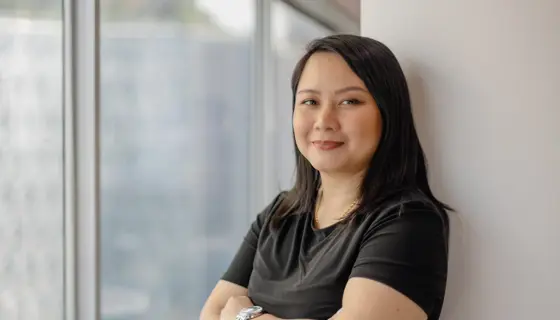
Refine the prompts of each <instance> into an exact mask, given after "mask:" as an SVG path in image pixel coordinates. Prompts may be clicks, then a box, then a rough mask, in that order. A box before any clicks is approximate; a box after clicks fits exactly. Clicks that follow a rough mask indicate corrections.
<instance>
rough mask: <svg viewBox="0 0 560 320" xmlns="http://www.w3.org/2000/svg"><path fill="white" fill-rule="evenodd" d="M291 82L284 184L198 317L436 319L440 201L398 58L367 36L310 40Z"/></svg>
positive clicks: (443, 257)
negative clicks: (291, 152) (292, 153)
mask: <svg viewBox="0 0 560 320" xmlns="http://www.w3.org/2000/svg"><path fill="white" fill-rule="evenodd" d="M292 90H293V134H294V140H295V145H296V166H297V173H296V183H295V186H294V187H293V188H292V189H291V190H289V191H287V192H282V193H280V194H279V195H278V196H277V197H276V198H275V199H274V200H273V201H272V203H271V204H270V205H269V206H268V207H267V208H266V209H265V210H264V211H263V212H261V213H260V214H259V215H258V217H257V218H256V220H255V221H254V223H253V224H252V226H251V228H250V230H249V232H248V233H247V235H246V237H245V239H244V241H243V243H242V245H241V248H240V249H239V251H238V253H237V255H236V256H235V258H234V260H233V262H232V264H231V266H230V267H229V269H228V270H227V271H226V272H225V274H224V276H223V277H222V279H221V280H220V281H219V282H218V284H217V285H216V287H215V289H214V290H213V291H212V293H211V294H210V297H209V298H208V300H207V302H206V304H205V306H204V308H203V310H202V312H201V319H202V320H214V319H216V320H217V319H221V320H233V319H253V318H254V319H258V320H269V319H300V318H307V319H340V320H347V319H360V320H368V319H371V320H387V319H396V320H397V319H398V320H425V319H429V320H435V319H438V318H439V314H440V311H441V307H442V303H443V298H444V293H445V286H446V279H447V240H448V219H447V214H446V212H445V210H446V209H449V208H448V207H447V206H446V205H444V204H443V203H441V202H440V201H438V200H437V199H436V198H435V197H434V196H433V194H432V192H431V190H430V187H429V185H428V179H427V170H426V163H425V160H424V154H423V151H422V148H421V146H420V142H419V140H418V136H417V134H416V130H415V127H414V122H413V118H412V112H411V103H410V97H409V92H408V87H407V83H406V79H405V77H404V74H403V72H402V70H401V67H400V65H399V63H398V61H397V59H396V58H395V56H394V55H393V53H392V52H391V51H390V50H389V49H388V48H387V47H386V46H385V45H383V44H382V43H380V42H378V41H375V40H372V39H369V38H365V37H359V36H353V35H335V36H329V37H325V38H322V39H318V40H315V41H313V42H312V43H310V45H309V46H308V50H307V53H306V54H305V55H304V56H303V57H302V59H301V60H300V62H299V63H298V64H297V65H296V68H295V70H294V73H293V78H292ZM253 306H254V307H253ZM249 307H253V308H249ZM247 308H249V309H247Z"/></svg>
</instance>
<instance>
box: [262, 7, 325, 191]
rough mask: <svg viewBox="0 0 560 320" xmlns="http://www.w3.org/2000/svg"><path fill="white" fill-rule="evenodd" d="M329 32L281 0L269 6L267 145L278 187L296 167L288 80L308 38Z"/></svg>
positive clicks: (290, 181)
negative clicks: (270, 120) (270, 119)
mask: <svg viewBox="0 0 560 320" xmlns="http://www.w3.org/2000/svg"><path fill="white" fill-rule="evenodd" d="M331 33H332V32H331V31H330V30H328V29H326V28H324V27H322V26H321V25H319V24H317V23H316V22H315V21H313V20H311V19H310V18H308V17H306V16H304V15H303V14H302V13H300V12H297V11H296V10H294V9H293V8H292V7H290V6H288V5H286V4H285V3H283V2H281V1H275V2H273V6H272V39H271V40H272V41H271V43H272V44H273V46H274V47H273V51H274V62H275V66H274V68H275V74H274V81H275V90H274V94H275V99H274V100H275V101H274V103H275V107H274V108H273V109H274V112H275V116H274V119H275V126H274V128H275V129H276V130H267V132H271V135H272V136H271V137H267V139H269V140H270V141H275V143H270V144H268V145H270V146H272V147H271V148H270V149H269V150H267V152H270V153H271V154H274V157H270V158H271V159H272V160H273V161H276V162H275V163H274V164H273V165H272V167H273V168H274V169H275V170H274V171H275V174H276V176H275V178H276V181H275V183H277V184H278V185H279V186H280V188H281V189H287V188H290V187H291V186H292V185H293V179H292V178H293V177H294V170H295V156H294V143H293V138H292V130H291V127H292V90H291V88H290V81H291V77H292V71H293V69H294V66H295V65H296V63H297V61H298V60H299V59H300V58H301V56H302V55H303V53H304V52H305V46H306V45H307V43H309V41H311V40H313V39H316V38H320V37H324V36H327V35H329V34H331Z"/></svg>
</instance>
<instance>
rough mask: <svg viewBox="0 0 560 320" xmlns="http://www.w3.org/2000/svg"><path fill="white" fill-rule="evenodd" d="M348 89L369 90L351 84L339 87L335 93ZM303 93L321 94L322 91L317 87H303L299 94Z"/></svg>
mask: <svg viewBox="0 0 560 320" xmlns="http://www.w3.org/2000/svg"><path fill="white" fill-rule="evenodd" d="M348 91H362V92H366V93H367V92H368V91H367V90H366V89H364V88H362V87H358V86H349V87H344V88H342V89H338V90H336V91H335V94H340V93H344V92H348ZM301 93H314V94H319V93H320V91H319V90H316V89H301V90H299V91H298V92H297V94H301Z"/></svg>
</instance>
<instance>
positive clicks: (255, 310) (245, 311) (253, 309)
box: [241, 306, 263, 316]
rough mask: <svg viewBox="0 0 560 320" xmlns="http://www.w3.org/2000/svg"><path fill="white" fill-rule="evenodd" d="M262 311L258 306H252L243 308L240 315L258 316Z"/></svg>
mask: <svg viewBox="0 0 560 320" xmlns="http://www.w3.org/2000/svg"><path fill="white" fill-rule="evenodd" d="M262 311H263V308H261V307H259V306H252V307H249V308H245V309H243V310H241V313H243V314H245V315H248V316H252V315H259V314H260V313H261V312H262Z"/></svg>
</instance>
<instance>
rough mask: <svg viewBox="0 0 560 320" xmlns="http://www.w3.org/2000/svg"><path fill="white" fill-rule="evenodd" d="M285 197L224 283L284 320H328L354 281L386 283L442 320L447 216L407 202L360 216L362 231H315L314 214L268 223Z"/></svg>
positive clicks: (248, 240) (266, 214) (264, 215)
mask: <svg viewBox="0 0 560 320" xmlns="http://www.w3.org/2000/svg"><path fill="white" fill-rule="evenodd" d="M282 197H283V194H282V193H281V194H280V195H278V196H277V197H276V198H275V199H274V201H273V202H272V203H271V204H270V205H269V206H268V207H267V208H266V209H265V210H264V211H263V212H261V213H260V214H259V215H258V216H257V218H256V220H255V221H254V222H253V224H252V225H251V227H250V229H249V232H248V233H247V235H246V236H245V238H244V240H243V242H242V244H241V247H240V248H239V251H238V252H237V254H236V255H235V258H234V259H233V261H232V263H231V265H230V267H229V268H228V270H227V271H226V272H225V274H224V275H223V277H222V279H223V280H226V281H229V282H233V283H235V284H238V285H241V286H243V287H246V288H248V295H249V298H250V299H251V300H252V301H253V302H254V303H255V305H259V306H261V307H263V308H264V310H265V311H266V312H268V313H271V314H273V315H275V316H278V317H281V318H285V319H295V318H310V319H328V318H329V317H331V316H332V315H333V314H334V313H336V312H337V311H338V310H339V309H340V308H341V306H342V305H341V304H342V295H343V292H344V288H345V286H346V283H347V282H348V279H349V278H351V277H363V278H369V279H372V280H376V281H378V282H381V283H384V284H386V285H388V286H390V287H392V288H394V289H395V290H397V291H399V292H401V293H402V294H404V295H406V296H407V297H409V298H410V299H411V300H412V301H414V302H415V303H416V304H418V305H419V306H420V307H421V308H422V309H423V310H424V311H425V312H426V313H427V314H428V319H429V320H437V319H439V314H440V312H441V307H442V304H443V298H444V293H445V287H446V280H447V261H448V260H447V240H448V236H447V230H448V222H447V216H445V214H443V216H442V214H440V213H438V212H437V211H436V210H434V209H433V208H431V207H430V206H428V205H425V204H422V203H420V202H409V203H407V204H404V205H399V206H396V207H393V208H392V209H391V208H380V210H375V212H372V213H366V214H359V215H358V216H357V220H356V223H352V224H347V225H341V224H335V225H333V226H330V227H327V228H324V229H319V230H317V229H315V228H314V227H313V222H312V220H313V219H312V213H300V214H296V215H292V216H289V217H287V218H285V219H284V220H283V221H282V223H281V224H280V227H279V228H278V229H273V228H272V227H271V225H270V216H271V214H272V213H273V212H274V210H276V208H277V207H278V204H279V202H280V201H281V200H282Z"/></svg>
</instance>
